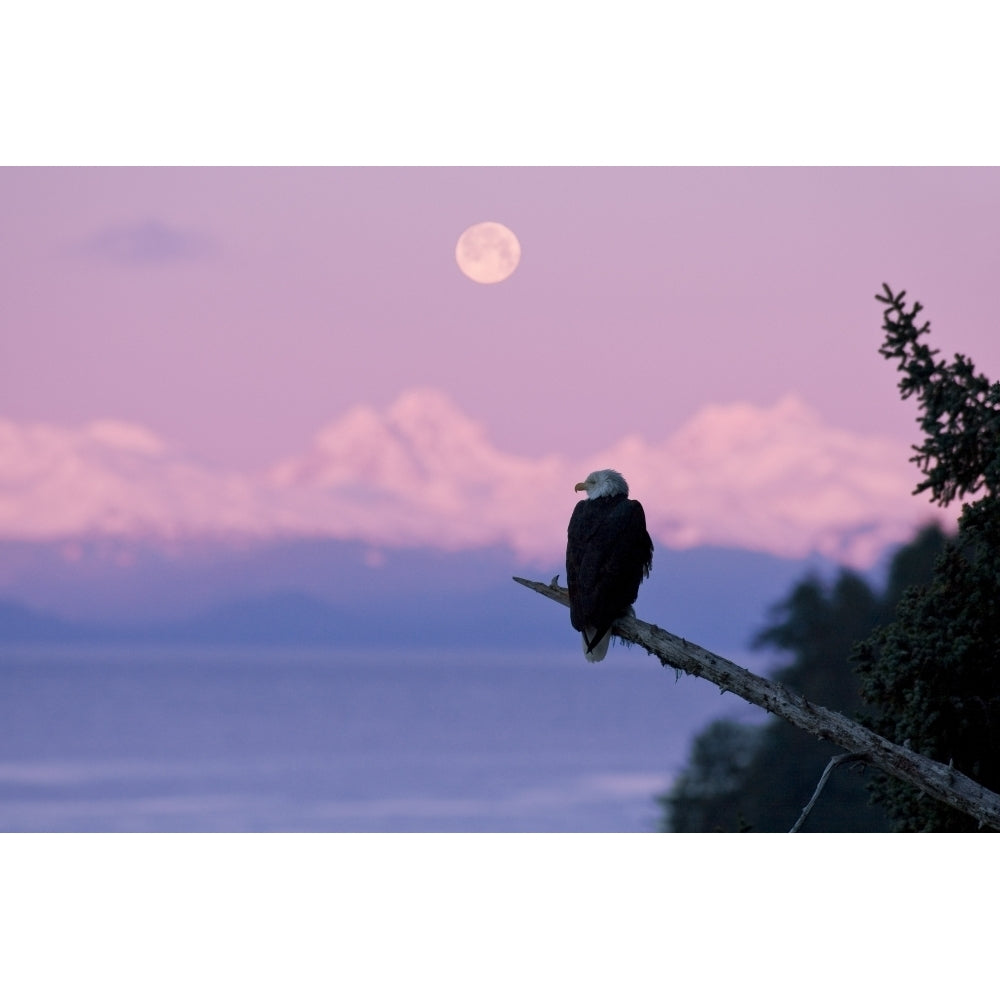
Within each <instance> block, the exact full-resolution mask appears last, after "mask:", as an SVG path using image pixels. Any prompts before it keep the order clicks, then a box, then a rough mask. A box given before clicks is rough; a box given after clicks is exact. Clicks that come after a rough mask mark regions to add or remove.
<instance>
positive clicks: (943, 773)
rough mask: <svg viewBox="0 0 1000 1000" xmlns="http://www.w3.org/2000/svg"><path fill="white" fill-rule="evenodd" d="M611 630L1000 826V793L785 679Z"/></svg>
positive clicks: (548, 588) (634, 624)
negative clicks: (803, 693) (821, 701)
mask: <svg viewBox="0 0 1000 1000" xmlns="http://www.w3.org/2000/svg"><path fill="white" fill-rule="evenodd" d="M514 580H515V581H516V582H517V583H520V584H522V585H523V586H525V587H528V588H529V589H530V590H534V591H536V592H537V593H539V594H543V595H544V596H545V597H548V598H551V599H552V600H553V601H556V602H557V603H559V604H563V605H565V606H566V607H569V591H568V590H567V589H566V588H565V587H560V586H558V584H557V583H556V582H555V580H553V581H552V583H549V584H546V583H537V582H535V581H533V580H525V579H522V578H521V577H519V576H515V577H514ZM611 633H612V635H615V636H617V637H618V638H619V639H622V640H624V641H625V642H627V643H635V644H636V645H638V646H642V648H643V649H645V650H646V651H647V652H648V653H649V654H650V655H651V656H655V657H656V658H657V659H658V660H659V661H660V663H661V664H663V666H665V667H666V666H669V667H673V668H674V669H676V670H683V671H684V672H685V673H688V674H692V675H693V676H695V677H704V678H705V680H708V681H711V682H712V683H713V684H714V685H715V686H716V687H718V688H719V689H720V690H721V691H724V692H725V691H731V692H732V693H733V694H736V695H739V697H741V698H743V699H744V701H748V702H750V704H752V705H757V706H759V707H760V708H763V709H764V710H765V711H767V712H771V713H772V714H774V715H777V716H780V717H781V718H782V719H785V720H786V721H788V722H790V723H792V725H794V726H798V728H799V729H804V730H805V731H806V732H808V733H812V734H813V735H814V736H816V737H817V738H818V739H821V740H828V741H829V742H831V743H834V744H836V745H837V746H839V747H842V748H843V749H844V750H846V751H847V752H848V753H850V754H859V755H863V756H864V758H865V759H866V760H867V761H868V762H870V763H871V764H872V765H874V766H875V767H878V768H880V769H881V770H883V771H885V773H886V774H890V775H892V776H893V777H895V778H899V779H901V780H902V781H907V782H909V783H910V784H912V785H915V786H916V787H917V788H919V789H921V790H922V791H924V792H926V793H927V794H928V795H931V796H933V797H934V798H936V799H939V800H940V801H941V802H944V803H946V804H947V805H949V806H952V807H954V808H955V809H960V810H961V811H962V812H964V813H967V814H968V815H969V816H972V817H973V818H974V819H976V820H978V821H979V824H980V825H981V826H989V827H991V828H993V829H994V830H1000V795H998V794H997V793H996V792H993V791H990V789H988V788H984V787H983V786H982V785H979V784H977V783H976V782H975V781H973V780H972V779H971V778H969V777H967V776H966V775H964V774H962V773H961V772H960V771H956V770H955V769H954V768H953V767H950V766H948V765H945V764H941V763H940V762H938V761H936V760H931V759H930V758H929V757H924V756H923V755H922V754H919V753H916V752H914V751H913V750H910V749H909V748H908V747H902V746H898V745H897V744H895V743H891V742H890V741H889V740H887V739H884V738H883V737H881V736H879V735H878V734H877V733H874V732H872V731H871V730H870V729H867V728H866V727H865V726H862V725H860V724H859V723H857V722H854V721H853V720H851V719H848V718H847V717H846V716H843V715H841V714H840V713H839V712H832V711H830V709H828V708H823V707H822V706H821V705H813V704H812V703H810V702H809V701H807V700H806V699H805V698H803V697H802V696H801V695H799V694H796V693H795V692H794V691H790V690H789V689H788V688H786V687H785V686H784V685H783V684H778V683H777V682H775V681H772V680H768V679H767V678H766V677H759V676H758V675H757V674H753V673H751V672H750V671H749V670H746V669H745V668H744V667H741V666H738V665H737V664H735V663H733V662H731V661H730V660H727V659H725V658H724V657H722V656H717V655H716V654H715V653H713V652H711V651H710V650H707V649H702V647H701V646H696V645H695V644H694V643H693V642H688V641H687V640H686V639H682V638H680V637H679V636H676V635H673V634H672V633H670V632H667V631H666V630H665V629H661V628H659V627H657V626H656V625H651V624H649V622H644V621H641V620H640V619H638V618H631V617H630V618H621V619H619V620H618V621H617V622H616V623H615V624H614V626H613V627H612V629H611Z"/></svg>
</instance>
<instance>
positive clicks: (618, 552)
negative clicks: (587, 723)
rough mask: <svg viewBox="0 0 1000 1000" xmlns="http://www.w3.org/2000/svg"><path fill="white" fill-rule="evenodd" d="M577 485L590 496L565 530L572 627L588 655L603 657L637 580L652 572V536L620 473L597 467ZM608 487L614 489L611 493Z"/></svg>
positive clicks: (628, 608) (636, 588) (632, 597)
mask: <svg viewBox="0 0 1000 1000" xmlns="http://www.w3.org/2000/svg"><path fill="white" fill-rule="evenodd" d="M606 474H610V475H606ZM602 476H603V477H605V479H604V480H601V479H597V480H596V485H594V486H593V487H591V486H590V485H589V484H590V483H591V482H592V481H593V480H594V478H595V477H602ZM577 488H578V489H584V488H586V489H587V492H588V499H587V500H581V501H580V502H579V503H578V504H577V505H576V507H575V508H574V510H573V516H572V517H571V518H570V522H569V529H568V531H567V540H566V582H567V584H568V587H569V615H570V622H571V623H572V625H573V628H575V629H576V630H577V631H578V632H582V633H583V642H584V652H585V654H586V655H587V659H588V660H601V659H603V658H604V654H605V653H606V652H607V646H608V642H609V641H610V635H609V634H608V632H609V629H610V628H611V626H612V625H613V624H614V623H615V621H616V620H617V619H619V618H622V617H624V616H625V615H627V614H629V613H630V611H631V607H632V604H633V603H634V602H635V599H636V597H637V596H638V594H639V584H640V583H641V582H642V580H643V578H645V577H648V576H649V572H650V569H651V568H652V564H653V542H652V539H651V538H650V537H649V533H648V532H647V530H646V515H645V512H644V511H643V509H642V504H640V503H639V501H638V500H630V499H629V498H628V486H627V485H626V483H625V480H624V479H622V477H621V476H619V475H618V474H617V473H613V472H612V470H605V471H604V472H599V473H593V474H592V475H591V477H590V478H589V479H588V480H587V482H586V483H582V484H580V485H579V486H578V487H577ZM610 490H615V491H616V492H613V493H610V495H609V491H610ZM591 494H594V495H591ZM602 640H604V641H603V642H602Z"/></svg>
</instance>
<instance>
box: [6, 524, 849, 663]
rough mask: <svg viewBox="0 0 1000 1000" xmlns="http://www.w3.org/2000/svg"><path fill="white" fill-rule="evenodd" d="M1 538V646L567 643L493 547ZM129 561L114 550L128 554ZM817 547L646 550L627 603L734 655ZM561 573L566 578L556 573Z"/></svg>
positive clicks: (554, 616)
mask: <svg viewBox="0 0 1000 1000" xmlns="http://www.w3.org/2000/svg"><path fill="white" fill-rule="evenodd" d="M78 546H79V547H78V548H77V549H76V550H74V559H73V560H72V561H71V562H67V560H66V559H65V556H64V554H63V553H62V552H61V551H60V546H54V545H46V544H41V543H10V542H8V543H3V544H0V566H2V567H3V575H4V578H3V580H2V581H0V643H2V642H16V643H25V642H29V643H30V642H73V643H80V642H90V643H97V642H101V643H126V642H128V643H140V642H141V643H150V642H151V643H202V644H203V643H236V644H261V645H275V644H283V645H295V644H323V645H340V646H351V647H358V646H370V647H386V648H388V647H392V648H400V649H403V648H413V647H425V648H429V647H456V646H458V647H470V648H472V647H476V648H516V647H535V648H547V649H560V648H561V649H569V650H575V649H576V648H577V645H578V639H577V637H576V635H575V633H574V632H573V631H572V629H571V627H570V624H569V616H568V612H567V611H566V609H565V608H562V607H560V606H558V605H556V604H554V603H552V602H550V601H546V600H544V599H543V598H540V597H539V596H538V595H536V594H533V593H531V592H530V591H528V590H526V589H525V588H523V587H520V586H518V585H517V584H516V583H515V582H514V581H513V580H512V577H513V576H514V575H518V576H527V577H529V578H532V579H541V580H545V581H546V582H547V581H548V580H550V579H551V578H552V577H553V576H555V575H556V574H562V573H563V572H564V570H563V567H562V566H561V565H559V564H558V563H557V562H553V563H552V564H551V565H548V566H544V567H543V566H540V565H538V564H535V565H531V564H525V563H524V562H522V561H519V560H518V558H517V556H516V555H515V554H514V553H512V552H511V551H509V550H506V549H503V548H499V547H498V548H493V549H484V550H471V551H462V552H452V553H448V552H441V551H439V550H433V549H426V548H421V549H399V550H391V551H382V552H379V553H377V554H376V553H374V552H373V550H371V549H370V548H369V547H367V546H365V545H362V544H360V543H357V542H341V541H336V540H329V539H311V540H296V541H291V542H280V543H271V544H262V545H256V546H250V547H245V546H244V547H234V546H222V545H217V546H215V547H214V548H212V549H209V548H206V547H202V548H201V549H200V550H199V551H197V552H196V553H188V556H187V558H184V557H183V556H182V555H181V554H179V553H178V552H176V551H174V552H172V553H169V554H168V553H164V551H163V550H162V549H160V548H159V547H157V546H154V545H150V544H148V543H146V544H134V543H133V544H130V545H128V546H127V547H126V546H125V545H124V543H122V542H120V541H119V542H117V543H116V544H115V545H110V544H109V543H108V541H107V540H93V541H91V542H88V543H83V542H81V543H78ZM126 554H127V556H128V558H125V556H126ZM833 568H834V566H833V564H832V563H831V562H830V561H829V560H826V559H823V558H822V557H812V558H809V559H784V558H781V557H778V556H772V555H768V554H765V553H753V552H748V551H745V550H736V549H724V548H718V547H699V548H693V549H687V550H680V551H675V550H670V549H667V548H665V547H663V546H659V547H658V548H657V552H656V555H655V560H654V571H653V575H652V577H651V578H650V580H648V581H647V582H646V583H644V584H643V587H642V590H641V591H640V595H639V600H638V602H637V604H636V612H637V614H638V615H639V616H640V617H643V618H646V619H647V620H651V621H653V622H656V623H657V624H660V625H662V626H663V627H665V628H668V629H670V630H671V631H673V632H676V633H678V634H680V635H683V636H685V637H686V638H688V639H691V640H692V641H694V642H697V643H699V644H700V645H704V646H707V647H709V648H712V649H713V650H715V651H716V652H718V653H721V654H722V655H725V656H729V657H730V658H733V659H738V660H739V659H741V658H742V660H743V661H745V660H746V656H747V653H748V647H749V640H750V638H751V636H752V635H753V634H754V633H755V632H756V631H757V630H759V629H760V628H761V627H762V626H763V625H764V624H765V619H766V613H767V609H768V607H769V606H770V605H772V604H774V603H776V602H778V601H780V600H781V599H782V598H783V597H785V596H786V595H787V592H788V590H789V588H790V587H791V585H792V584H793V583H794V582H796V581H797V580H798V579H801V578H802V577H803V576H804V575H805V574H806V573H817V574H820V575H823V576H828V575H829V574H830V573H832V572H833ZM561 579H562V580H563V581H564V579H565V578H564V577H562V576H561Z"/></svg>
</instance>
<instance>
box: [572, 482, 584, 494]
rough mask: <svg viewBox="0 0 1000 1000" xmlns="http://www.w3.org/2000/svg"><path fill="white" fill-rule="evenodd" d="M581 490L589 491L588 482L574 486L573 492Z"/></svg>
mask: <svg viewBox="0 0 1000 1000" xmlns="http://www.w3.org/2000/svg"><path fill="white" fill-rule="evenodd" d="M580 490H583V491H584V492H586V491H587V484H586V483H577V484H576V486H574V487H573V492H574V493H579V492H580Z"/></svg>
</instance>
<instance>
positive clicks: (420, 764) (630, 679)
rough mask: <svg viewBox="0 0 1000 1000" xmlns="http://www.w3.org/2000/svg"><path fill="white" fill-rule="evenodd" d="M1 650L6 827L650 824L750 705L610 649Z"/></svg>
mask: <svg viewBox="0 0 1000 1000" xmlns="http://www.w3.org/2000/svg"><path fill="white" fill-rule="evenodd" d="M0 657H2V660H0V830H3V831H35V832H39V831H164V832H168V831H230V832H243V831H279V830H280V831H331V832H332V831H365V832H375V831H387V832H391V831H435V832H447V831H469V832H473V831H496V832H504V831H527V832H545V831H560V832H573V831H581V832H583V831H595V832H596V831H603V832H628V831H637V832H640V831H649V830H653V829H654V828H655V825H656V822H657V818H658V809H657V806H656V804H655V802H654V801H653V799H654V796H656V795H657V794H660V793H661V792H663V791H664V790H665V789H666V788H667V787H668V785H669V783H670V780H671V776H672V775H673V773H674V772H675V771H676V769H677V768H678V767H680V766H681V765H682V764H683V763H684V761H685V759H686V756H687V750H688V745H689V741H690V737H691V735H692V734H693V732H695V731H696V730H697V729H698V728H700V727H701V725H703V724H704V722H705V721H707V720H708V719H710V718H713V717H716V716H718V715H720V714H724V713H727V712H729V713H732V712H733V711H740V706H742V703H741V702H738V701H737V700H735V699H734V698H733V697H732V696H725V697H721V698H720V696H719V693H718V691H717V690H716V689H715V688H714V687H712V686H711V685H709V684H707V683H706V682H703V681H699V680H696V679H694V678H689V677H683V678H681V679H680V681H675V677H674V673H673V671H670V670H664V669H663V668H662V667H660V666H659V664H658V663H657V662H656V661H655V660H653V659H651V658H649V657H647V656H646V655H645V654H644V653H642V652H641V651H639V650H635V649H631V650H626V649H622V648H620V647H615V648H613V649H612V655H611V657H609V659H608V660H607V661H605V663H602V664H599V665H590V664H586V663H585V662H583V660H582V657H581V656H580V655H576V654H572V655H571V654H569V653H565V654H563V653H559V654H554V655H553V654H546V653H539V652H529V653H525V652H511V653H498V652H485V653H484V652H464V653H463V652H456V651H453V650H449V651H444V652H419V653H414V652H412V651H400V652H399V653H391V652H384V651H379V652H375V651H371V650H366V651H361V652H357V651H344V650H330V649H315V650H294V649H293V650H283V649H268V650H255V649H250V648H233V647H226V648H214V649H213V648H207V647H204V648H200V647H199V648H176V647H175V648H166V647H163V648H139V649H135V648H107V649H105V648H101V649H88V648H82V647H76V648H53V647H45V648H28V647H25V648H19V649H11V648H6V649H3V650H2V651H0Z"/></svg>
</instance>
